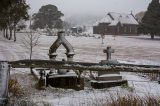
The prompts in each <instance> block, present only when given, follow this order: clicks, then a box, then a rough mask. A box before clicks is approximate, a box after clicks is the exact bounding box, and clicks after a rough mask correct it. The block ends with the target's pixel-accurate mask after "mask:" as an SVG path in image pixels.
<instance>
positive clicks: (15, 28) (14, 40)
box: [14, 27, 16, 42]
mask: <svg viewBox="0 0 160 106" xmlns="http://www.w3.org/2000/svg"><path fill="white" fill-rule="evenodd" d="M14 42H16V28H15V27H14Z"/></svg>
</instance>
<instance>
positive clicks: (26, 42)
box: [21, 19, 40, 73]
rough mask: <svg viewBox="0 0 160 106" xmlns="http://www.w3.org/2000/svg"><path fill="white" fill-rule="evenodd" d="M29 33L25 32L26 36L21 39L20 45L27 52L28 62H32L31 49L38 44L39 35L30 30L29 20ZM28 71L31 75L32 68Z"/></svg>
mask: <svg viewBox="0 0 160 106" xmlns="http://www.w3.org/2000/svg"><path fill="white" fill-rule="evenodd" d="M29 27H30V31H29V32H27V34H26V36H24V37H23V39H22V40H21V41H22V44H23V46H24V47H25V48H26V49H27V50H29V60H32V54H33V49H34V47H36V46H37V45H38V43H39V41H38V40H39V38H40V33H37V32H33V31H32V29H31V19H30V26H29ZM30 71H31V73H32V67H30Z"/></svg>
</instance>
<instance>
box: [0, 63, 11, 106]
mask: <svg viewBox="0 0 160 106" xmlns="http://www.w3.org/2000/svg"><path fill="white" fill-rule="evenodd" d="M9 71H10V70H9V65H8V63H7V62H4V61H0V105H2V106H3V105H5V103H6V101H7V97H8V81H9Z"/></svg>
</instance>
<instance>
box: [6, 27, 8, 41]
mask: <svg viewBox="0 0 160 106" xmlns="http://www.w3.org/2000/svg"><path fill="white" fill-rule="evenodd" d="M6 38H7V39H8V28H6Z"/></svg>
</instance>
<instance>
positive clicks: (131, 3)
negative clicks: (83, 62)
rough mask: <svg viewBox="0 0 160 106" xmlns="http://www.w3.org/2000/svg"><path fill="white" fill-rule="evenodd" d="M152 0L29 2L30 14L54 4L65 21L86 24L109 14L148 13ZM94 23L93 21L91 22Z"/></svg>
mask: <svg viewBox="0 0 160 106" xmlns="http://www.w3.org/2000/svg"><path fill="white" fill-rule="evenodd" d="M150 2H151V0H27V3H28V4H29V5H30V8H31V9H30V10H29V13H30V14H33V13H36V12H38V10H39V8H40V7H41V6H42V5H46V4H53V5H56V6H57V7H58V9H59V10H60V11H61V12H62V13H63V14H64V18H65V20H69V22H71V23H77V24H79V23H81V24H82V23H86V22H88V21H89V20H97V19H99V18H101V17H103V16H105V14H107V12H119V13H128V14H129V13H131V11H132V12H133V14H136V13H138V12H140V11H146V10H147V7H148V4H149V3H150ZM90 23H92V21H91V22H90Z"/></svg>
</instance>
